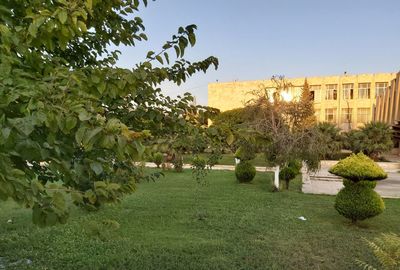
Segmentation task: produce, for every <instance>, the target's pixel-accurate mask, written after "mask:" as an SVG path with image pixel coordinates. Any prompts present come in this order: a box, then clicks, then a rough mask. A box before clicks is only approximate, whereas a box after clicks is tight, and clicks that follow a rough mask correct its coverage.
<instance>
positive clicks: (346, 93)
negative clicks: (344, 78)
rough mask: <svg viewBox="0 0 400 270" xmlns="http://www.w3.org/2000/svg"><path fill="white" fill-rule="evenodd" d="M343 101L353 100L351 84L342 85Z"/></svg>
mask: <svg viewBox="0 0 400 270" xmlns="http://www.w3.org/2000/svg"><path fill="white" fill-rule="evenodd" d="M343 99H353V84H352V83H346V84H343Z"/></svg>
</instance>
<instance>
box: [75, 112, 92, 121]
mask: <svg viewBox="0 0 400 270" xmlns="http://www.w3.org/2000/svg"><path fill="white" fill-rule="evenodd" d="M78 117H79V120H81V121H87V120H89V119H90V118H92V116H91V115H90V114H89V113H88V112H87V111H81V112H80V113H79V115H78Z"/></svg>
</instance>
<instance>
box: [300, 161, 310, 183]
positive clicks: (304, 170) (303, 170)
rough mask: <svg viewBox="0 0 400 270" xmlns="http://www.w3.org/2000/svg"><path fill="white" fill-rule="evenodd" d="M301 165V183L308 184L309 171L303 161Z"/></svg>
mask: <svg viewBox="0 0 400 270" xmlns="http://www.w3.org/2000/svg"><path fill="white" fill-rule="evenodd" d="M302 163H303V164H302V165H303V166H302V167H301V180H302V182H303V184H309V183H310V173H309V171H308V169H307V164H306V163H305V162H304V161H303V162H302Z"/></svg>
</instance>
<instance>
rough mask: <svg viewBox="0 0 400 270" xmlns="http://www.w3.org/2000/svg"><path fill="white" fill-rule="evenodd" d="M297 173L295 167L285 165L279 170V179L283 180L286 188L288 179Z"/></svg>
mask: <svg viewBox="0 0 400 270" xmlns="http://www.w3.org/2000/svg"><path fill="white" fill-rule="evenodd" d="M297 174H298V171H297V170H296V168H294V167H289V166H287V167H284V168H283V169H282V170H281V171H280V172H279V179H280V180H284V181H285V183H286V189H289V182H290V180H292V179H294V178H295V177H296V175H297Z"/></svg>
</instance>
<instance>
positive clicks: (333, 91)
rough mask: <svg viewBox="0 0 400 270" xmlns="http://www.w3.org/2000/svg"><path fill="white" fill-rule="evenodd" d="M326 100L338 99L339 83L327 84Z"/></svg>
mask: <svg viewBox="0 0 400 270" xmlns="http://www.w3.org/2000/svg"><path fill="white" fill-rule="evenodd" d="M325 99H326V100H337V84H327V85H326V96H325Z"/></svg>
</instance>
